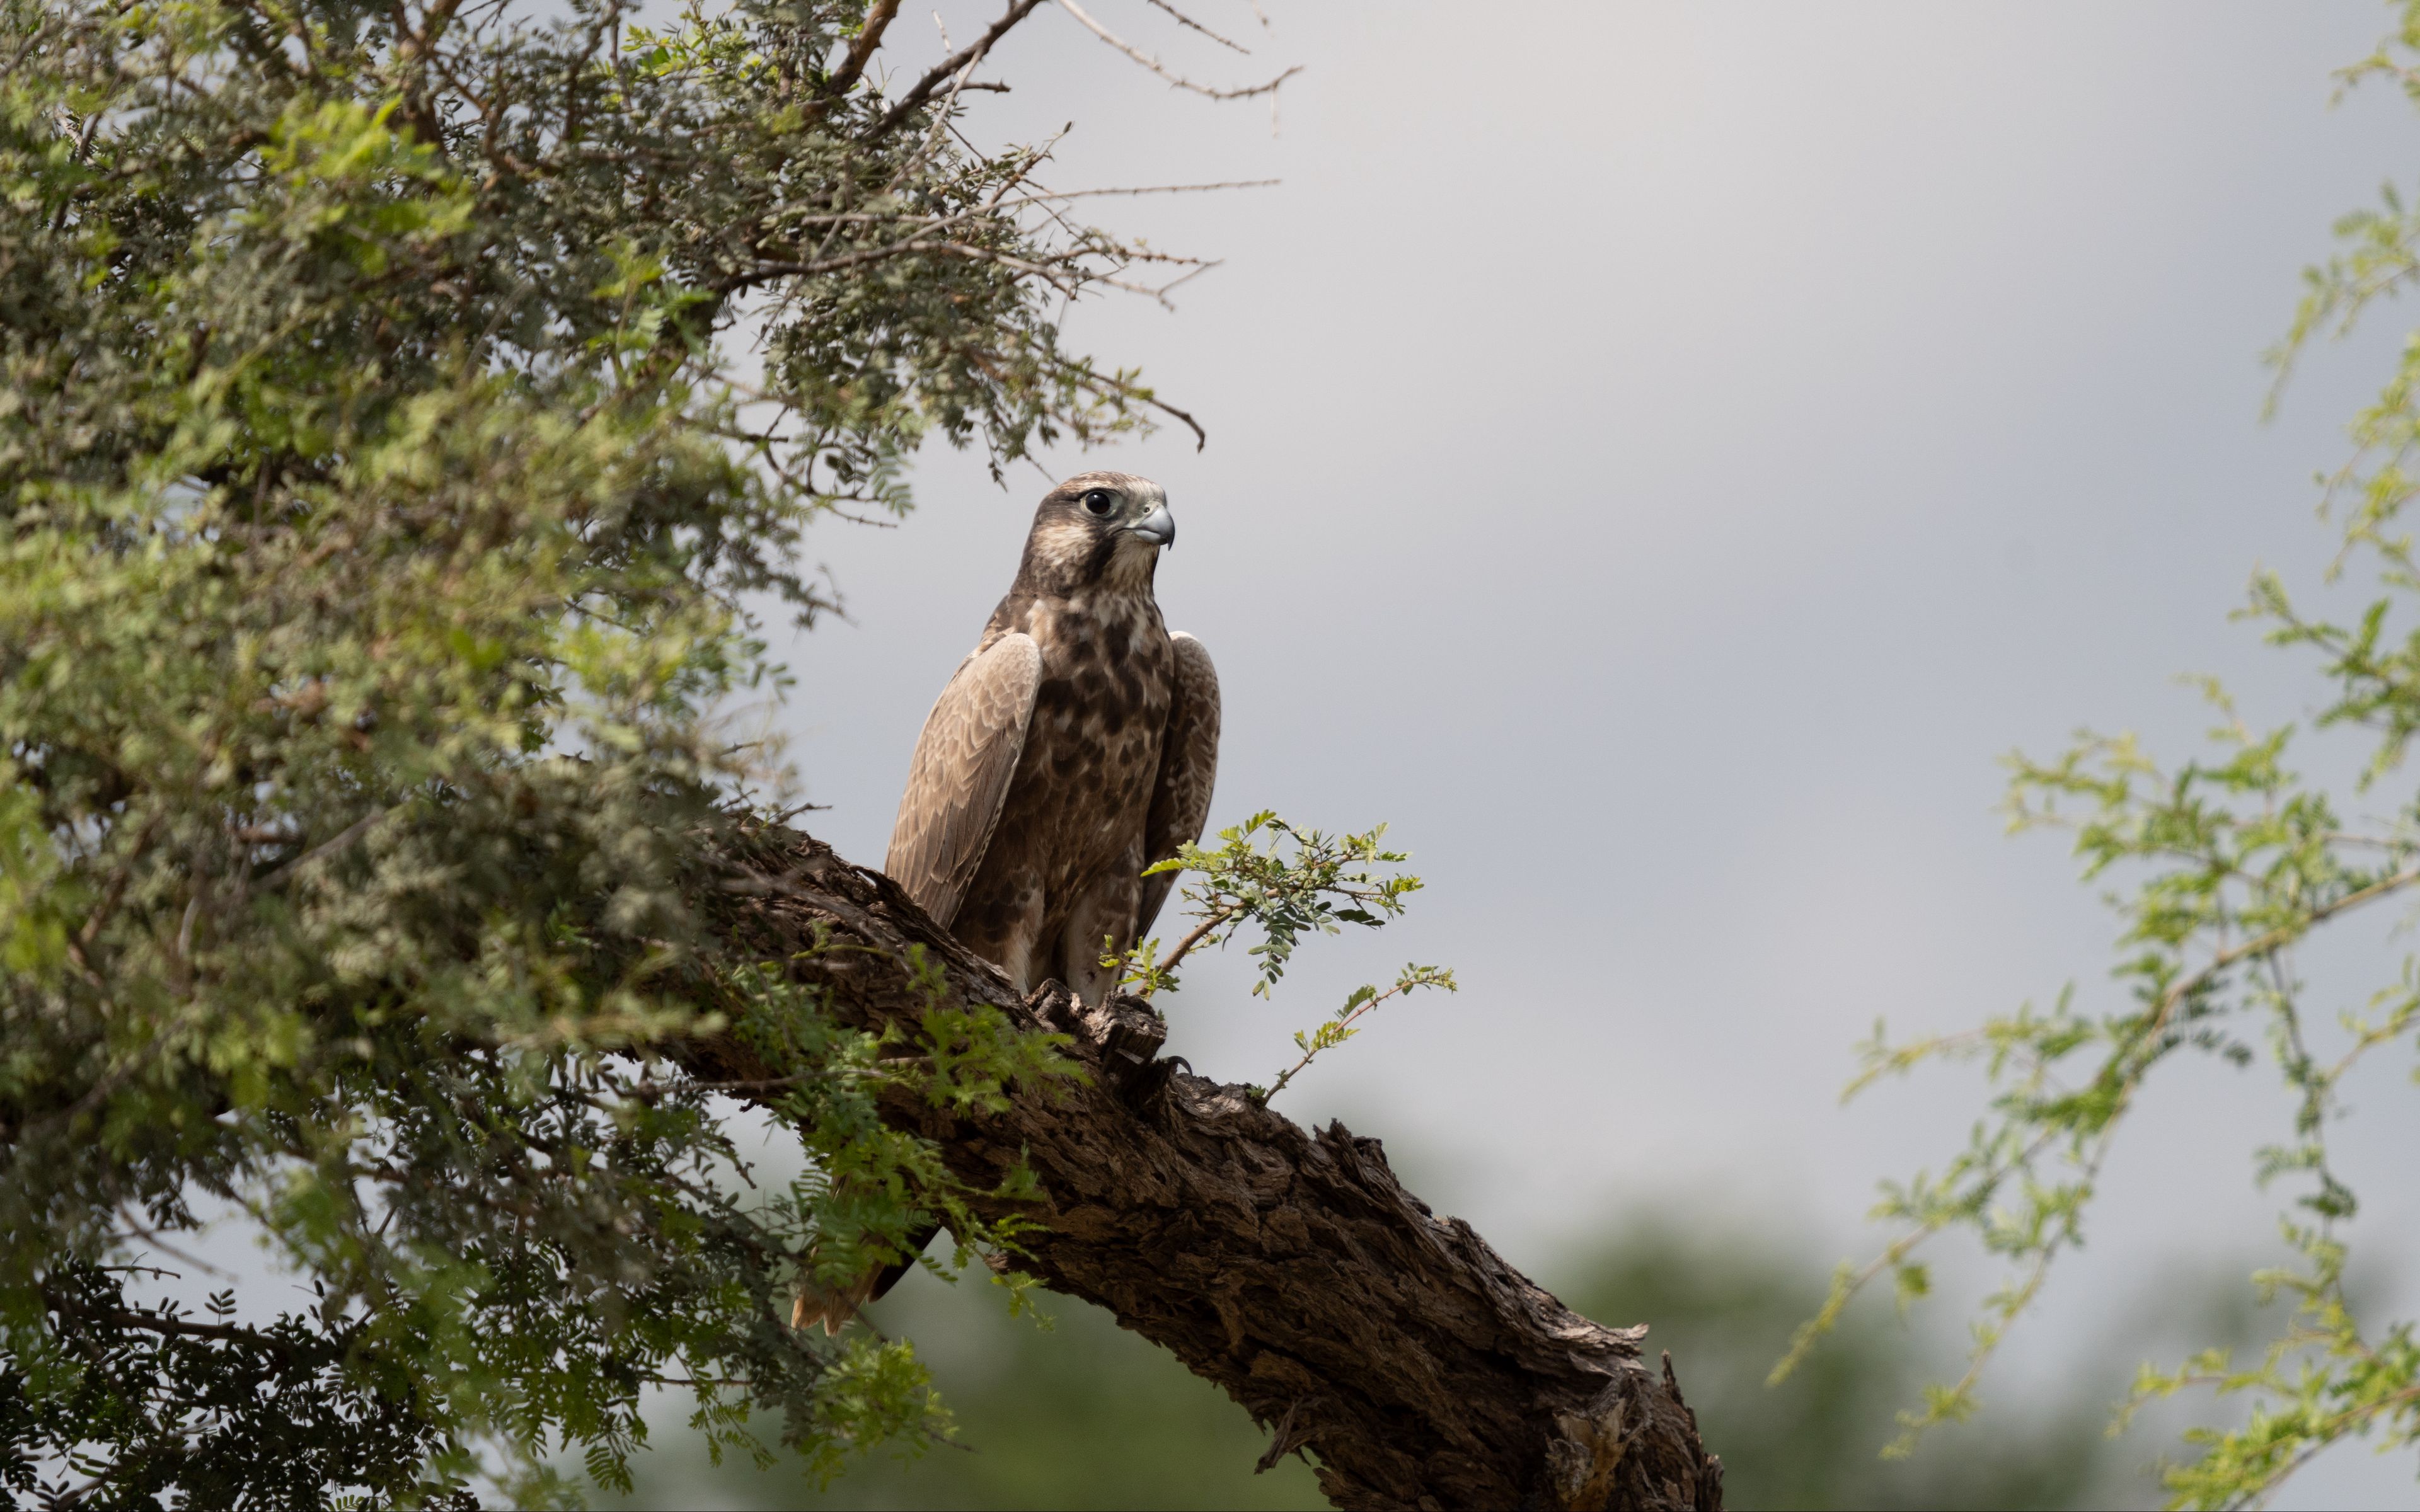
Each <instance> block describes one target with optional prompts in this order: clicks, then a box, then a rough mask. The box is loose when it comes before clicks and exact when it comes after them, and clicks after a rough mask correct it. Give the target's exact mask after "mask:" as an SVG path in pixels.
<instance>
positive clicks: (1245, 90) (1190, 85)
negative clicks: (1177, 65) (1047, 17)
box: [1057, 0, 1302, 100]
mask: <svg viewBox="0 0 2420 1512" xmlns="http://www.w3.org/2000/svg"><path fill="white" fill-rule="evenodd" d="M1057 4H1058V7H1059V8H1060V9H1062V10H1063V11H1065V12H1067V14H1069V15H1071V16H1073V17H1075V18H1076V20H1077V21H1078V22H1079V23H1082V25H1083V27H1084V29H1085V30H1086V31H1089V32H1091V33H1092V34H1093V35H1094V36H1095V37H1097V38H1099V39H1101V40H1102V41H1105V42H1107V43H1109V45H1110V46H1111V47H1114V48H1116V49H1117V50H1118V51H1119V52H1121V53H1124V54H1125V55H1126V56H1128V57H1130V58H1132V59H1134V60H1135V61H1136V62H1137V63H1140V64H1141V65H1142V66H1143V67H1144V68H1146V69H1150V70H1151V71H1152V72H1154V73H1156V74H1158V75H1159V76H1160V77H1161V78H1163V79H1165V80H1167V81H1168V82H1169V83H1170V84H1172V85H1175V86H1176V87H1177V88H1179V89H1189V90H1191V91H1192V92H1193V93H1195V94H1197V95H1202V96H1204V97H1206V98H1208V99H1211V100H1249V99H1250V98H1251V97H1252V96H1254V95H1265V94H1269V93H1271V92H1273V91H1274V90H1276V88H1277V87H1278V85H1281V84H1283V83H1285V82H1286V81H1287V80H1288V79H1291V78H1293V77H1294V76H1295V74H1297V73H1300V72H1301V71H1302V65H1300V64H1296V65H1295V66H1294V67H1293V68H1290V69H1286V70H1285V71H1284V72H1283V73H1280V74H1279V75H1278V76H1277V77H1276V78H1274V79H1271V80H1270V81H1269V82H1268V83H1266V84H1256V85H1245V86H1243V87H1241V88H1235V89H1213V88H1212V87H1210V85H1206V84H1196V83H1194V82H1193V81H1192V80H1190V79H1188V78H1186V77H1185V76H1184V75H1183V74H1181V73H1175V72H1171V70H1170V69H1169V68H1168V66H1167V65H1165V64H1163V63H1161V62H1160V61H1159V59H1157V58H1156V57H1154V56H1152V55H1151V54H1148V53H1146V52H1144V51H1142V50H1141V49H1140V48H1139V47H1137V46H1135V45H1134V44H1133V43H1132V42H1129V41H1127V40H1126V39H1125V38H1123V37H1120V36H1119V35H1118V34H1117V33H1115V32H1113V31H1111V30H1109V28H1108V27H1107V26H1104V25H1102V24H1101V23H1099V22H1097V21H1094V19H1093V18H1092V17H1091V16H1089V15H1087V14H1086V13H1085V12H1084V8H1082V7H1081V6H1078V4H1076V0H1057Z"/></svg>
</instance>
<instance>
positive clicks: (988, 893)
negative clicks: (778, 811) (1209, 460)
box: [883, 472, 1218, 998]
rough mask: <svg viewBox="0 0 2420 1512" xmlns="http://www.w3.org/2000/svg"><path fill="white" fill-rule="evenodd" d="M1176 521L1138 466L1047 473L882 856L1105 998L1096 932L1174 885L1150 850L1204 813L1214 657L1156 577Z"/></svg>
mask: <svg viewBox="0 0 2420 1512" xmlns="http://www.w3.org/2000/svg"><path fill="white" fill-rule="evenodd" d="M1174 532H1175V526H1174V524H1173V522H1172V521H1171V520H1170V518H1169V516H1168V509H1167V504H1166V501H1165V496H1164V495H1163V494H1162V493H1161V491H1160V489H1159V486H1158V485H1156V484H1154V483H1151V482H1149V481H1148V480H1146V479H1142V478H1138V477H1134V476H1132V475H1130V474H1127V473H1123V472H1087V473H1084V474H1081V475H1080V476H1078V477H1074V478H1070V479H1069V480H1067V481H1066V482H1065V483H1063V484H1062V485H1060V486H1058V487H1056V488H1054V489H1052V490H1051V491H1050V492H1049V494H1048V495H1047V496H1046V497H1045V498H1044V499H1043V501H1042V504H1041V507H1040V508H1039V509H1037V510H1036V511H1035V512H1034V517H1033V529H1032V532H1031V533H1030V534H1029V535H1028V536H1027V538H1026V543H1025V555H1024V559H1023V560H1022V561H1021V562H1020V563H1018V566H1017V573H1016V581H1015V582H1014V583H1013V584H1011V585H1010V588H1009V591H1008V595H1007V596H1006V597H1005V598H1002V599H1001V602H1000V607H999V608H998V609H994V610H993V611H992V616H991V621H990V623H989V624H987V625H985V626H984V633H983V639H982V640H980V641H978V642H977V644H976V646H975V650H974V654H973V655H972V656H969V657H968V658H967V660H966V661H965V662H964V663H963V664H961V665H960V666H959V668H958V671H957V674H956V675H955V676H954V677H953V678H951V680H950V685H949V687H947V688H945V689H943V691H942V693H941V697H940V699H939V702H936V703H935V704H934V705H933V712H932V714H931V716H930V717H928V718H926V720H925V722H924V731H923V735H922V737H920V738H919V739H918V741H917V743H916V755H915V759H914V761H913V763H912V764H911V765H910V768H909V773H908V780H907V793H906V794H905V795H904V796H902V798H901V799H900V803H899V818H898V821H897V823H896V824H895V825H893V826H892V832H891V853H890V856H889V857H888V858H887V860H886V861H885V863H884V868H883V869H884V870H885V871H887V872H890V873H891V874H892V877H894V878H896V879H897V880H898V882H899V883H900V884H901V885H902V886H903V887H906V888H907V891H908V894H909V895H910V896H911V897H913V898H915V900H916V901H917V902H918V903H922V904H923V907H924V909H925V911H926V912H927V913H929V914H931V915H932V916H933V918H935V919H936V920H937V921H939V923H941V924H943V925H945V926H947V927H948V928H949V929H950V931H951V933H954V934H955V935H956V936H957V937H958V938H959V939H960V940H962V941H964V942H965V943H966V944H967V945H968V947H969V948H970V949H973V950H974V951H975V952H976V953H977V954H979V955H982V956H984V957H985V959H986V960H989V961H992V962H995V963H997V964H999V965H1000V967H1001V969H1002V970H1004V971H1006V972H1007V973H1008V974H1009V976H1010V977H1011V978H1012V979H1014V980H1016V983H1017V985H1018V986H1019V987H1020V988H1025V989H1029V990H1030V989H1031V988H1032V987H1034V986H1036V985H1038V984H1039V983H1040V982H1042V981H1043V980H1047V979H1050V978H1057V979H1058V980H1062V981H1063V982H1065V983H1067V985H1068V986H1069V987H1071V988H1073V989H1075V991H1076V992H1077V993H1078V994H1079V995H1083V996H1086V997H1090V998H1097V997H1098V996H1099V995H1100V994H1101V993H1102V992H1103V991H1104V990H1106V989H1107V988H1108V987H1109V984H1110V975H1109V972H1108V971H1106V970H1104V969H1103V967H1102V966H1101V964H1100V960H1101V957H1102V955H1103V954H1104V953H1105V952H1104V949H1103V944H1104V941H1107V942H1109V943H1110V944H1111V945H1112V946H1113V947H1114V948H1115V949H1125V948H1126V947H1127V946H1128V945H1130V944H1131V943H1133V941H1134V940H1135V938H1136V937H1137V936H1138V935H1139V934H1140V933H1141V932H1142V931H1143V930H1146V929H1148V928H1149V927H1150V926H1151V923H1152V920H1153V919H1154V918H1156V916H1157V914H1158V912H1159V908H1160V904H1161V903H1163V902H1164V901H1165V899H1166V897H1167V895H1168V889H1169V884H1170V882H1171V880H1172V879H1171V878H1168V877H1155V878H1152V879H1151V880H1150V882H1149V884H1148V885H1146V883H1145V882H1144V880H1143V877H1142V870H1143V868H1144V867H1146V866H1148V865H1150V864H1151V863H1153V862H1155V861H1158V860H1162V859H1165V858H1166V857H1168V856H1173V855H1174V854H1176V848H1177V847H1178V846H1179V845H1180V844H1183V843H1185V842H1187V841H1193V840H1198V839H1199V838H1200V837H1201V834H1202V822H1203V820H1204V819H1205V818H1206V817H1207V816H1208V814H1209V810H1210V788H1211V783H1212V780H1213V779H1214V777H1215V776H1216V772H1217V766H1218V673H1217V672H1216V671H1214V670H1213V669H1212V667H1211V665H1210V656H1209V654H1208V653H1207V652H1205V651H1203V650H1202V644H1201V642H1200V641H1198V640H1194V639H1193V638H1192V637H1190V636H1187V635H1181V634H1180V635H1174V636H1171V635H1170V634H1169V632H1168V630H1167V627H1166V626H1165V625H1163V624H1162V623H1161V621H1160V617H1159V606H1158V604H1157V603H1156V601H1155V600H1154V598H1153V596H1152V576H1153V571H1154V569H1155V567H1156V565H1157V562H1158V557H1159V548H1160V547H1161V546H1162V545H1163V544H1165V543H1166V542H1167V541H1169V540H1172V539H1173V537H1174Z"/></svg>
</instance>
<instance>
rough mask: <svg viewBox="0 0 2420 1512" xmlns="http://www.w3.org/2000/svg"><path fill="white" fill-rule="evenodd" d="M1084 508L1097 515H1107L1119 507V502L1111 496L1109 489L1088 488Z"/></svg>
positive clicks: (1085, 491)
mask: <svg viewBox="0 0 2420 1512" xmlns="http://www.w3.org/2000/svg"><path fill="white" fill-rule="evenodd" d="M1084 507H1085V508H1086V509H1089V510H1091V511H1092V512H1093V513H1094V514H1095V515H1106V514H1108V513H1109V511H1110V510H1112V509H1115V508H1117V507H1118V501H1116V500H1115V499H1113V498H1111V497H1110V496H1109V490H1108V489H1107V488H1087V489H1085V490H1084Z"/></svg>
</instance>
